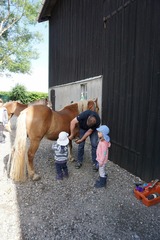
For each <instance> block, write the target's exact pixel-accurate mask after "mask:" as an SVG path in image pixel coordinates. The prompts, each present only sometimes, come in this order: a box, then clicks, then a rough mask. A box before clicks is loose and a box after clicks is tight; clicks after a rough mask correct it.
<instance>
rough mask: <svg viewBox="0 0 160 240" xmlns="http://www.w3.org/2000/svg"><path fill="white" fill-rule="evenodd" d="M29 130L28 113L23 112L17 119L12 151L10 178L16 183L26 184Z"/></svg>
mask: <svg viewBox="0 0 160 240" xmlns="http://www.w3.org/2000/svg"><path fill="white" fill-rule="evenodd" d="M26 148H27V130H26V111H25V110H24V111H22V112H21V114H20V115H19V117H18V119H17V129H16V137H15V141H14V145H13V147H12V151H11V169H10V178H11V179H12V180H14V181H18V182H24V181H25V180H26V171H27V160H28V159H27V153H26Z"/></svg>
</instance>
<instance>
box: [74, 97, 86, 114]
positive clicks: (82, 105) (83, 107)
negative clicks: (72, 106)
mask: <svg viewBox="0 0 160 240" xmlns="http://www.w3.org/2000/svg"><path fill="white" fill-rule="evenodd" d="M77 104H78V111H79V113H81V112H83V111H86V110H87V109H88V101H87V100H85V99H84V100H81V101H79V102H77Z"/></svg>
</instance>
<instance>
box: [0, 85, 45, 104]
mask: <svg viewBox="0 0 160 240" xmlns="http://www.w3.org/2000/svg"><path fill="white" fill-rule="evenodd" d="M47 97H48V93H40V92H27V91H26V88H25V86H23V85H20V84H17V85H16V86H15V87H14V88H12V90H11V91H10V92H0V98H2V99H3V101H4V102H8V101H10V100H11V101H20V102H21V103H23V104H28V103H30V102H33V101H35V100H38V99H43V98H47Z"/></svg>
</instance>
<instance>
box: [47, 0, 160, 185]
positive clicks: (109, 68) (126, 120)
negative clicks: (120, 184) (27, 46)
mask: <svg viewBox="0 0 160 240" xmlns="http://www.w3.org/2000/svg"><path fill="white" fill-rule="evenodd" d="M159 13H160V1H158V0H130V1H127V0H126V1H125V0H98V1H97V0H60V1H57V3H56V4H55V6H54V8H53V10H52V13H51V17H50V18H49V87H52V86H55V85H61V84H64V83H70V82H75V81H79V80H81V79H85V78H90V77H94V76H99V75H103V93H102V123H104V124H107V125H108V126H109V127H110V130H111V132H110V136H111V142H112V148H111V151H110V159H111V160H112V161H113V162H115V163H117V164H118V165H120V166H121V167H123V168H125V169H127V170H128V171H130V172H131V173H133V174H135V175H137V176H139V177H141V178H142V179H144V180H146V181H149V180H151V179H154V178H160V14H159Z"/></svg>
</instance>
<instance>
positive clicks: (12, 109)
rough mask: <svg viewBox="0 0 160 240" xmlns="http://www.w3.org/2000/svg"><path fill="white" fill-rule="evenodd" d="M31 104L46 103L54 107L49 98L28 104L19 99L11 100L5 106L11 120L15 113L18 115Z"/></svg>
mask: <svg viewBox="0 0 160 240" xmlns="http://www.w3.org/2000/svg"><path fill="white" fill-rule="evenodd" d="M30 105H46V106H48V107H50V108H52V105H51V103H50V101H48V99H47V98H42V99H38V100H35V101H33V102H30V103H28V104H23V103H21V102H19V101H10V102H6V103H5V104H4V105H3V106H4V107H5V108H6V109H7V112H8V119H9V120H10V119H11V117H12V116H13V115H15V116H17V117H18V116H19V114H20V112H21V111H23V110H24V109H26V108H27V107H29V106H30Z"/></svg>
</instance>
